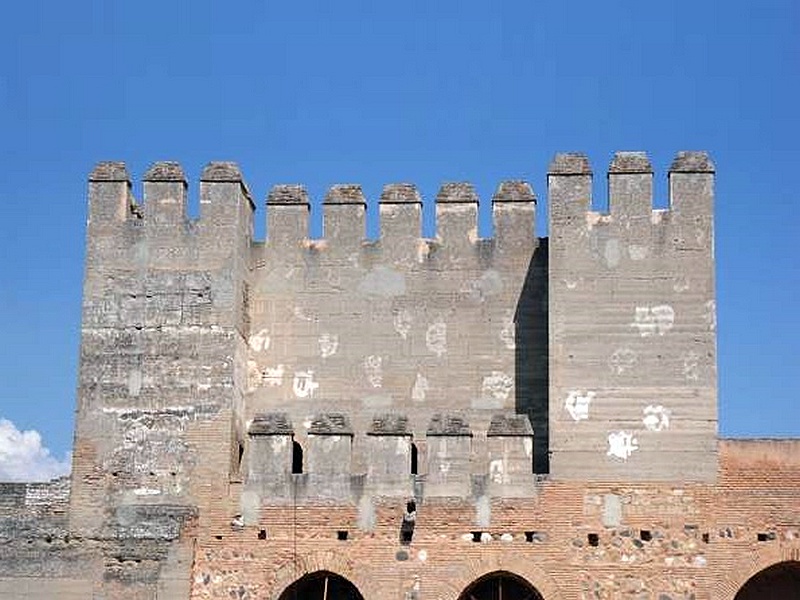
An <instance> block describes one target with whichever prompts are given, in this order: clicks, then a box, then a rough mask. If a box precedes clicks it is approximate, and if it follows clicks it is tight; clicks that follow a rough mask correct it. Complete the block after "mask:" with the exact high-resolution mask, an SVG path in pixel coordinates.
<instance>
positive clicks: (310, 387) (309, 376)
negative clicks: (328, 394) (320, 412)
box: [292, 370, 319, 398]
mask: <svg viewBox="0 0 800 600" xmlns="http://www.w3.org/2000/svg"><path fill="white" fill-rule="evenodd" d="M318 387H319V383H318V382H316V381H314V371H311V370H308V371H297V372H296V373H295V374H294V380H293V381H292V391H293V392H294V395H295V396H297V397H298V398H313V397H314V392H315V391H316V389H317V388H318Z"/></svg>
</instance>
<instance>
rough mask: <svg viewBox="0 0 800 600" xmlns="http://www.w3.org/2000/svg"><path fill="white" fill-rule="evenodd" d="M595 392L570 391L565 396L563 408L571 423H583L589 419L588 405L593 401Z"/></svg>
mask: <svg viewBox="0 0 800 600" xmlns="http://www.w3.org/2000/svg"><path fill="white" fill-rule="evenodd" d="M595 395H596V394H595V392H586V393H585V394H581V393H580V392H576V391H572V392H570V393H569V396H567V399H566V401H565V402H564V408H566V409H567V412H568V413H569V416H570V417H572V420H573V421H584V420H586V419H588V418H589V405H590V404H591V403H592V400H594V397H595Z"/></svg>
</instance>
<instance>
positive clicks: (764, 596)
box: [734, 560, 800, 600]
mask: <svg viewBox="0 0 800 600" xmlns="http://www.w3.org/2000/svg"><path fill="white" fill-rule="evenodd" d="M798 598H800V562H797V561H793V560H792V561H786V562H780V563H777V564H774V565H772V566H771V567H767V568H766V569H764V570H763V571H759V572H758V573H756V574H755V575H753V576H752V577H751V578H750V579H748V580H747V582H746V583H745V584H744V585H743V586H742V589H740V590H739V592H738V593H737V594H736V597H735V598H734V600H797V599H798Z"/></svg>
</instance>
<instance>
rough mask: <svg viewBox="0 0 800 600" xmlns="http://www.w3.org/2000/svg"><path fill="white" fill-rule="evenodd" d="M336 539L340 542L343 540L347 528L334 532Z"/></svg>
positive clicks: (345, 536)
mask: <svg viewBox="0 0 800 600" xmlns="http://www.w3.org/2000/svg"><path fill="white" fill-rule="evenodd" d="M336 539H337V540H339V541H340V542H343V541H345V540H346V539H347V530H346V529H340V530H339V531H337V532H336Z"/></svg>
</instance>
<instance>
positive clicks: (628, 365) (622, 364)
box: [608, 348, 638, 375]
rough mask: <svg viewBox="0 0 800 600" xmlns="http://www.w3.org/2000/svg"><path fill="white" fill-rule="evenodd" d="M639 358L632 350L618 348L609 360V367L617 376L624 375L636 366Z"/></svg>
mask: <svg viewBox="0 0 800 600" xmlns="http://www.w3.org/2000/svg"><path fill="white" fill-rule="evenodd" d="M637 360H638V357H637V356H636V353H635V352H634V351H633V350H631V349H630V348H617V349H616V350H614V352H613V353H612V354H611V356H610V357H609V359H608V366H609V367H610V368H611V370H612V371H613V372H614V373H616V374H617V375H622V374H623V373H624V372H625V371H629V370H630V369H632V368H633V367H634V366H635V365H636V361H637Z"/></svg>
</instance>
